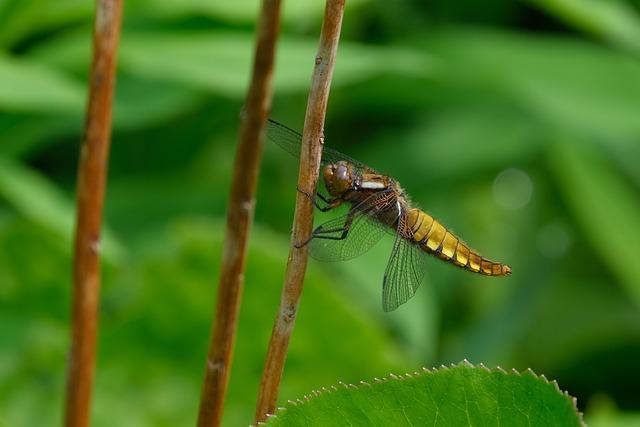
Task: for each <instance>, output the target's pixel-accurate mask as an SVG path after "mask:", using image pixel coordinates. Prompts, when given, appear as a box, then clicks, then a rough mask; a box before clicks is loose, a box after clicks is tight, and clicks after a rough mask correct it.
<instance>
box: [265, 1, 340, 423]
mask: <svg viewBox="0 0 640 427" xmlns="http://www.w3.org/2000/svg"><path fill="white" fill-rule="evenodd" d="M344 5H345V0H328V1H327V4H326V8H325V14H324V21H323V24H322V32H321V35H320V46H319V48H318V54H317V55H316V59H315V67H314V70H313V78H312V82H311V90H310V92H309V100H308V102H307V112H306V115H305V121H304V130H303V133H302V147H301V153H300V171H299V175H298V189H299V190H301V191H298V194H297V197H296V209H295V214H294V219H293V231H292V236H291V249H290V251H289V259H288V262H287V269H286V273H285V279H284V286H283V289H282V296H281V299H280V307H279V308H278V314H277V316H276V320H275V323H274V326H273V331H272V332H271V340H270V342H269V348H268V350H267V358H266V361H265V365H264V371H263V373H262V380H261V382H260V390H259V392H258V403H257V407H256V423H258V422H261V421H264V420H265V419H266V417H267V414H272V413H273V411H274V410H275V407H276V403H277V400H278V388H279V386H280V380H281V378H282V372H283V370H284V363H285V359H286V356H287V349H288V347H289V340H290V338H291V332H292V331H293V326H294V323H295V319H296V315H297V312H298V305H299V302H300V296H301V294H302V286H303V282H304V275H305V272H306V269H307V259H308V255H309V253H308V252H309V249H308V245H304V246H302V247H297V245H298V244H300V243H301V242H306V241H307V240H308V239H309V237H310V236H311V232H312V228H313V203H312V201H311V199H310V198H309V197H307V196H306V195H305V194H303V192H304V193H306V194H315V192H316V185H317V183H318V172H319V169H320V158H321V155H322V144H323V128H324V119H325V114H326V110H327V101H328V98H329V88H330V86H331V76H332V75H333V65H334V62H335V57H336V52H337V50H338V41H339V39H340V28H341V26H342V16H343V14H344Z"/></svg>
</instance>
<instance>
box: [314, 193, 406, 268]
mask: <svg viewBox="0 0 640 427" xmlns="http://www.w3.org/2000/svg"><path fill="white" fill-rule="evenodd" d="M394 209H397V206H396V202H395V197H393V193H392V192H390V191H381V192H379V193H374V194H372V195H371V196H369V197H368V198H367V199H365V200H364V201H362V202H361V203H360V204H358V205H356V206H353V207H351V209H350V210H349V212H347V214H346V215H342V216H339V217H337V218H334V219H332V220H329V221H327V222H325V223H323V224H321V225H320V226H318V227H317V228H316V229H315V231H314V238H313V239H312V240H311V243H310V245H311V248H310V250H311V257H313V258H314V259H317V260H319V261H328V262H331V261H345V260H349V259H353V258H356V257H358V256H360V255H362V254H363V253H365V252H367V251H368V250H369V249H371V248H372V247H373V246H374V245H375V244H376V243H378V242H379V241H380V239H381V238H382V236H383V235H384V234H385V233H388V232H391V231H393V230H392V229H391V228H389V226H387V225H385V223H384V222H382V220H381V218H382V215H385V217H386V220H387V221H388V220H389V217H391V218H392V217H393V215H394V214H393V210H394Z"/></svg>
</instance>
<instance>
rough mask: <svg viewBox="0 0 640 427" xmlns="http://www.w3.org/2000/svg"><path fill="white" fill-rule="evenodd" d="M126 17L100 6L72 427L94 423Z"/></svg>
mask: <svg viewBox="0 0 640 427" xmlns="http://www.w3.org/2000/svg"><path fill="white" fill-rule="evenodd" d="M121 16H122V1H121V0H98V1H97V2H96V14H95V23H94V34H93V61H92V64H91V73H90V75H89V103H88V106H87V118H86V123H85V134H84V139H83V142H82V146H81V148H80V160H79V166H78V188H77V191H78V194H77V220H76V231H75V247H74V259H73V291H72V292H73V295H72V314H71V316H72V319H71V321H72V324H71V330H72V331H71V349H70V355H69V368H68V369H69V371H68V378H67V396H66V407H65V425H66V426H67V427H71V426H73V427H85V426H87V425H88V424H89V416H90V408H91V389H92V386H93V376H94V369H95V345H96V330H97V324H98V305H99V300H100V257H99V253H100V249H99V245H100V227H101V223H102V206H103V200H104V188H105V181H106V175H107V162H108V157H109V140H110V137H111V105H112V100H113V88H114V85H115V74H116V52H117V47H118V39H119V35H120V21H121Z"/></svg>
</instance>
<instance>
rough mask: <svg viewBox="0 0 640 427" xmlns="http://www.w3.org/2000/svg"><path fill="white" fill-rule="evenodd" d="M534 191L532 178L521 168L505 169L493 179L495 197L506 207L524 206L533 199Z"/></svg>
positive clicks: (518, 207)
mask: <svg viewBox="0 0 640 427" xmlns="http://www.w3.org/2000/svg"><path fill="white" fill-rule="evenodd" d="M532 193H533V183H532V182H531V178H529V175H528V174H527V173H526V172H523V171H521V170H520V169H514V168H511V169H505V170H503V171H502V172H500V173H499V174H498V176H497V177H496V179H495V180H494V181H493V197H494V199H495V201H496V203H498V205H500V206H501V207H503V208H505V209H510V210H515V209H520V208H522V207H524V206H525V205H526V204H527V203H529V201H530V200H531V194H532Z"/></svg>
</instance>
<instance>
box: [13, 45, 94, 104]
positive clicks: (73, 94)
mask: <svg viewBox="0 0 640 427" xmlns="http://www.w3.org/2000/svg"><path fill="white" fill-rule="evenodd" d="M0 81H1V82H5V83H4V84H1V85H0V108H2V109H4V110H18V111H24V110H26V111H30V112H47V113H57V114H59V113H78V112H80V111H82V108H83V106H84V101H85V96H84V90H83V88H82V86H81V85H80V84H79V83H78V82H76V81H74V80H72V79H70V78H69V77H67V76H65V75H64V74H62V73H60V72H59V71H58V70H55V69H53V68H50V67H47V66H45V65H43V64H36V63H32V62H29V61H27V60H24V59H16V58H12V57H10V56H7V55H4V54H2V53H0Z"/></svg>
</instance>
